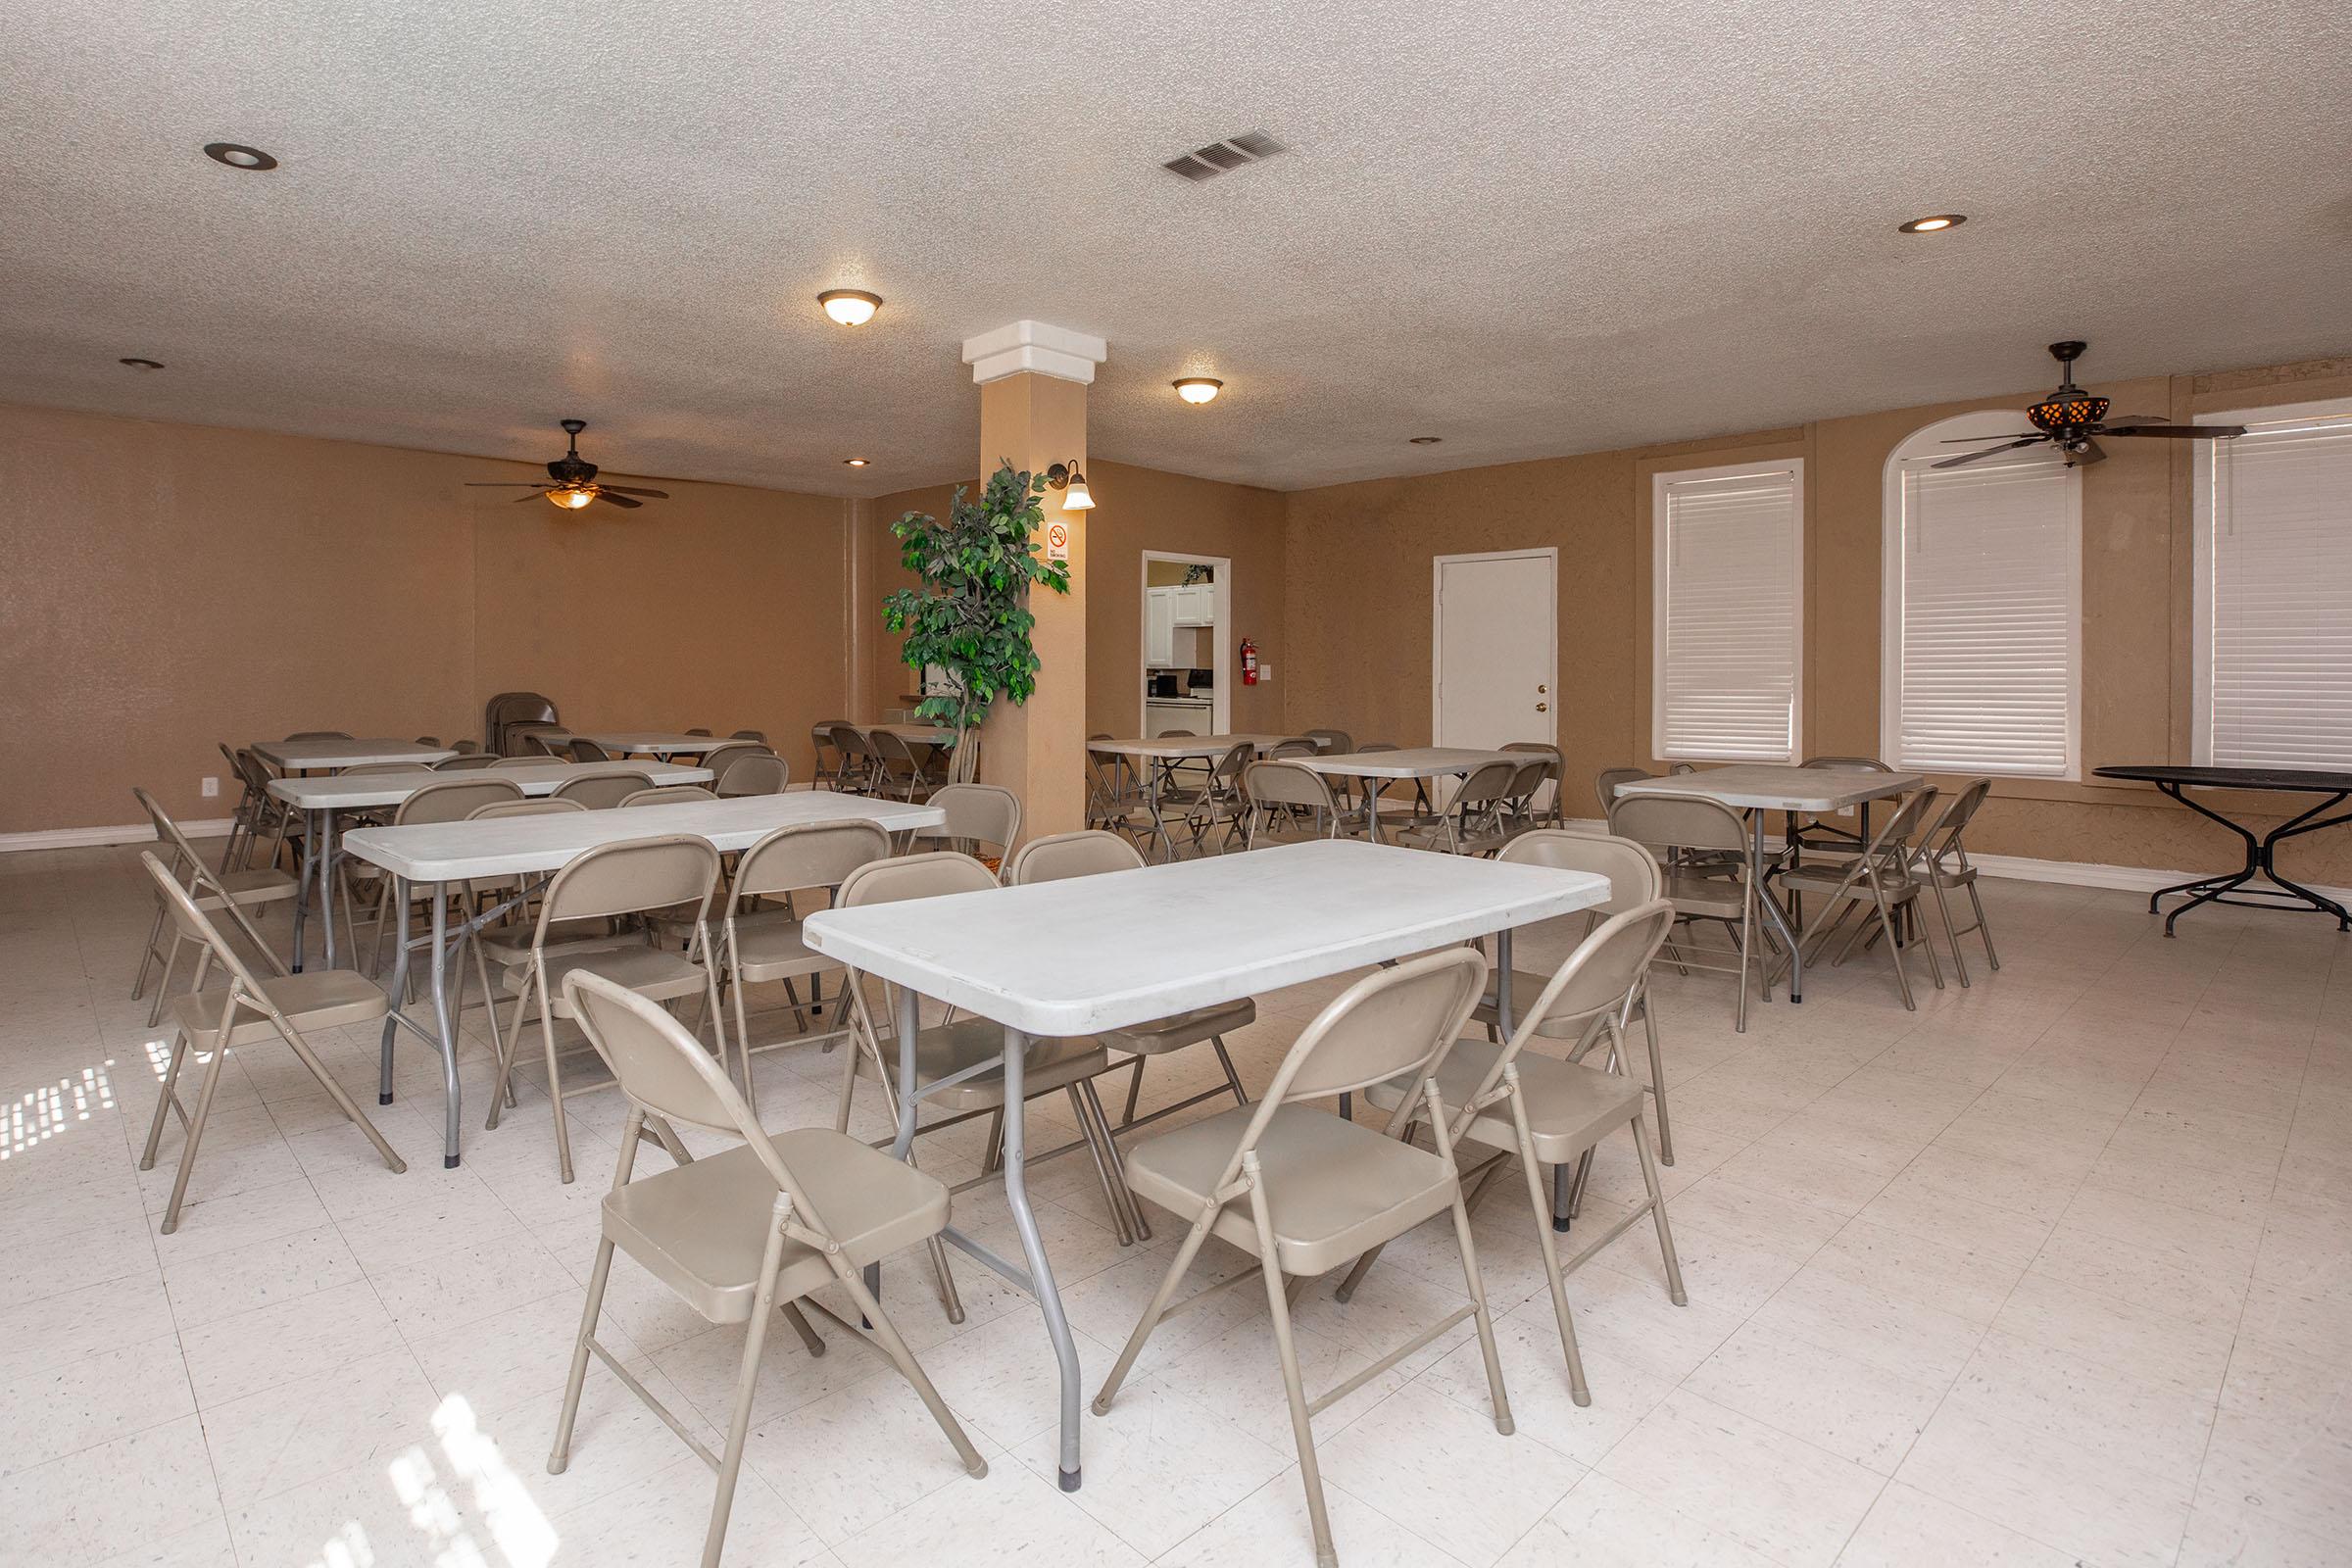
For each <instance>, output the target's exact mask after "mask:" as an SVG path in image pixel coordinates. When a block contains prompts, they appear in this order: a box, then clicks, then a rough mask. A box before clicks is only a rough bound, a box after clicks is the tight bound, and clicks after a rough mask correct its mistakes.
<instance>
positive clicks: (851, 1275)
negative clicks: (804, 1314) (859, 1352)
mask: <svg viewBox="0 0 2352 1568" xmlns="http://www.w3.org/2000/svg"><path fill="white" fill-rule="evenodd" d="M931 1245H933V1246H934V1247H936V1246H938V1245H939V1238H938V1237H936V1236H934V1237H932V1238H931ZM833 1272H834V1275H835V1276H836V1277H837V1278H838V1279H840V1281H841V1285H842V1289H843V1290H845V1291H847V1292H848V1293H849V1296H850V1299H851V1300H852V1301H854V1302H856V1303H857V1306H858V1311H860V1312H862V1313H864V1314H865V1320H866V1322H868V1323H870V1324H872V1325H873V1328H874V1339H875V1340H876V1341H877V1342H879V1344H880V1346H881V1348H882V1353H883V1354H884V1355H887V1356H889V1357H890V1362H891V1365H893V1366H895V1367H897V1368H898V1369H899V1376H901V1377H903V1378H905V1379H906V1380H907V1382H908V1383H909V1384H911V1385H913V1387H914V1392H915V1394H916V1395H917V1396H918V1397H920V1398H921V1399H922V1401H923V1408H925V1409H927V1410H929V1411H930V1412H931V1419H932V1420H934V1421H936V1422H938V1423H939V1430H940V1431H941V1432H943V1433H945V1434H946V1435H947V1439H948V1441H949V1442H950V1443H952V1444H954V1445H955V1446H956V1457H957V1458H958V1459H961V1460H962V1461H963V1470H964V1474H966V1475H968V1476H970V1477H972V1478H973V1479H974V1480H978V1479H979V1478H980V1477H982V1476H985V1475H987V1474H988V1461H987V1460H986V1459H983V1458H982V1457H980V1450H979V1449H977V1448H975V1447H973V1446H972V1440H971V1439H970V1438H967V1437H965V1436H964V1433H963V1427H962V1426H961V1424H959V1423H958V1422H957V1421H956V1414H955V1412H954V1411H952V1410H950V1409H949V1408H948V1403H947V1401H946V1400H945V1399H942V1398H941V1397H939V1391H938V1390H937V1389H935V1388H933V1387H932V1386H931V1380H930V1378H928V1377H926V1376H925V1375H924V1373H923V1369H922V1366H921V1364H920V1363H919V1362H917V1361H916V1360H915V1358H914V1352H913V1351H912V1350H909V1349H907V1342H906V1341H905V1340H903V1339H901V1338H899V1331H898V1327H897V1325H895V1324H893V1323H892V1322H891V1321H890V1318H889V1316H888V1315H887V1314H886V1313H884V1312H883V1310H882V1303H881V1302H879V1301H877V1300H875V1299H874V1298H873V1296H872V1294H871V1293H870V1292H868V1291H867V1290H866V1288H865V1282H864V1281H863V1280H861V1279H859V1278H858V1271H857V1270H856V1269H854V1268H852V1267H850V1266H849V1264H848V1263H846V1262H844V1261H842V1260H841V1259H840V1258H838V1257H837V1258H835V1259H834V1262H833Z"/></svg>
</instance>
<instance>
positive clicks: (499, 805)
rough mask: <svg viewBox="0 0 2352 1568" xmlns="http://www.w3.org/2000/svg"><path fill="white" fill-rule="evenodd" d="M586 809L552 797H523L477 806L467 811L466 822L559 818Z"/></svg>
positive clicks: (578, 804) (574, 803)
mask: <svg viewBox="0 0 2352 1568" xmlns="http://www.w3.org/2000/svg"><path fill="white" fill-rule="evenodd" d="M586 809H588V808H586V807H585V806H582V805H581V804H580V803H579V802H577V801H560V800H557V799H556V798H555V797H554V796H552V795H542V796H537V797H525V798H524V799H522V800H519V801H492V802H491V803H490V804H489V805H487V806H477V807H475V808H474V809H472V810H470V811H467V812H466V821H468V822H479V821H481V820H482V819H483V818H484V817H500V816H561V815H564V813H565V812H569V811H585V810H586Z"/></svg>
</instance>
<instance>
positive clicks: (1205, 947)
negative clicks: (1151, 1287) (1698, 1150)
mask: <svg viewBox="0 0 2352 1568" xmlns="http://www.w3.org/2000/svg"><path fill="white" fill-rule="evenodd" d="M1608 896H1609V883H1608V879H1607V878H1606V877H1601V876H1595V875H1593V874H1592V873H1591V872H1587V871H1563V870H1558V869H1555V868H1553V867H1550V866H1540V865H1521V864H1515V863H1506V862H1501V861H1495V860H1479V859H1472V858H1466V857H1462V856H1453V855H1429V854H1425V853H1423V852H1421V851H1419V850H1405V849H1397V848H1394V847H1388V846H1382V845H1376V844H1360V843H1353V842H1349V841H1347V840H1337V839H1318V840H1314V841H1312V842H1309V843H1305V844H1288V845H1284V846H1281V847H1280V848H1276V849H1266V850H1254V851H1251V852H1250V853H1248V854H1243V855H1220V856H1209V857H1205V858H1201V859H1196V860H1179V861H1173V862H1170V863H1167V864H1163V865H1151V866H1144V867H1142V868H1140V869H1138V870H1133V871H1113V872H1108V873H1105V874H1103V875H1099V876H1088V877H1074V878H1070V879H1067V880H1063V881H1058V882H1040V883H1033V884H1031V885H1029V886H1027V887H1017V888H1002V889H991V890H989V891H986V892H979V893H959V894H955V895H952V896H950V897H947V898H936V899H914V900H907V901H905V902H901V903H896V904H889V905H881V906H876V907H871V908H863V909H825V910H820V911H819V912H817V913H815V914H812V915H810V916H809V919H808V921H807V923H806V925H805V926H804V927H803V929H804V931H805V932H806V934H807V939H808V942H809V946H810V947H812V948H814V949H816V951H817V952H819V953H822V954H824V955H825V956H827V957H831V958H838V959H839V960H841V961H842V962H843V963H845V964H848V965H849V966H850V967H852V968H854V969H857V970H859V971H861V972H863V973H866V974H870V975H875V976H878V977H880V978H881V979H884V980H887V981H889V982H891V983H892V984H894V985H896V986H898V987H899V988H900V990H899V1005H898V1018H897V1025H896V1031H895V1032H896V1034H897V1037H898V1042H899V1135H898V1141H897V1143H896V1145H895V1146H894V1152H896V1153H897V1154H898V1155H899V1157H900V1158H902V1159H903V1158H905V1157H906V1156H907V1151H908V1150H909V1149H910V1148H911V1147H912V1145H913V1142H914V1128H915V1111H916V1108H917V1106H918V1104H919V1103H920V1102H921V1100H922V1098H923V1097H924V1095H925V1094H928V1093H930V1092H931V1089H932V1088H938V1087H944V1083H943V1084H941V1085H935V1086H931V1088H918V1087H917V1086H916V1084H915V1059H914V1052H915V1040H916V1036H917V1033H918V1032H919V1029H920V1023H921V1020H920V1008H921V999H922V998H924V997H930V998H932V999H933V1000H935V1001H938V1002H942V1003H947V1004H950V1005H955V1006H957V1007H961V1008H962V1009H964V1010H965V1011H966V1012H969V1013H973V1014H976V1015H977V1016H980V1017H983V1018H988V1019H992V1020H994V1021H995V1022H997V1023H1000V1024H1002V1025H1004V1028H1005V1054H1004V1055H1003V1057H1002V1058H1001V1059H1002V1061H1003V1064H1004V1074H1005V1104H1006V1105H1007V1106H1008V1107H1009V1106H1017V1105H1020V1104H1021V1103H1023V1100H1024V1097H1023V1095H1022V1092H1021V1074H1022V1071H1023V1066H1024V1057H1025V1056H1026V1054H1027V1052H1028V1047H1029V1042H1030V1041H1031V1040H1032V1039H1037V1038H1048V1039H1056V1038H1064V1037H1067V1036H1072V1035H1085V1034H1091V1033H1094V1032H1095V1031H1098V1030H1103V1029H1115V1028H1119V1027H1122V1026H1125V1025H1130V1024H1140V1023H1147V1022H1150V1021H1151V1020H1152V1019H1154V1018H1164V1017H1167V1016H1168V1015H1170V1014H1171V1013H1178V1012H1183V1011H1186V1010H1187V1009H1189V1008H1193V1007H1204V1006H1210V1005H1215V1004H1218V1003H1225V1002H1234V1001H1238V1000H1239V999H1241V998H1243V997H1251V996H1257V995H1259V994H1261V993H1263V992H1267V991H1273V990H1277V989H1279V988H1281V987H1283V986H1290V985H1298V984H1300V983H1301V982H1304V981H1309V980H1320V979H1324V978H1327V977H1329V976H1331V975H1335V974H1341V973H1344V972H1346V971H1347V970H1349V969H1354V968H1359V967H1362V966H1364V965H1366V964H1373V963H1379V962H1381V961H1383V960H1384V959H1390V958H1402V957H1408V956H1411V955H1413V954H1417V953H1427V952H1429V951H1431V950H1433V949H1436V948H1442V947H1445V946H1446V945H1447V944H1449V943H1455V942H1464V941H1468V940H1469V939H1471V938H1473V937H1484V936H1487V935H1490V934H1492V935H1494V936H1495V939H1496V943H1495V945H1496V955H1497V956H1496V973H1497V982H1496V983H1497V985H1498V987H1499V991H1498V993H1497V997H1496V1001H1497V1004H1498V1011H1499V1012H1500V1014H1501V1017H1502V1020H1503V1027H1504V1028H1505V1029H1506V1030H1507V1029H1508V1028H1509V1026H1510V1009H1511V994H1510V976H1511V953H1510V933H1511V928H1512V927H1514V926H1519V925H1525V924H1527V923H1529V922H1530V921H1535V920H1544V919H1549V918H1550V917H1552V916H1553V915H1559V914H1568V913H1572V912H1574V911H1575V910H1578V909H1586V908H1591V907H1593V906H1594V905H1597V904H1599V903H1601V902H1602V901H1603V900H1605V899H1606V898H1607V897H1608ZM957 1076H958V1078H960V1077H962V1076H964V1075H962V1074H958V1075H957ZM1022 1161H1023V1140H1022V1128H1021V1117H1020V1116H1019V1115H1017V1114H1007V1115H1006V1116H1005V1141H1004V1172H1005V1201H1006V1202H1007V1203H1008V1204H1009V1205H1010V1206H1011V1209H1012V1218H1013V1226H1014V1228H1015V1229H1016V1230H1017V1231H1018V1232H1019V1233H1020V1238H1021V1251H1022V1255H1023V1262H1024V1263H1025V1265H1026V1266H1025V1267H1024V1266H1023V1263H1014V1262H1012V1261H1010V1260H1009V1259H1006V1258H1003V1257H999V1256H998V1255H997V1254H996V1253H994V1252H992V1251H990V1250H988V1249H987V1248H984V1247H982V1246H981V1245H980V1244H979V1243H977V1242H975V1241H973V1240H972V1239H971V1238H970V1237H968V1236H964V1235H962V1234H961V1233H960V1232H958V1231H956V1230H955V1229H954V1228H953V1227H951V1228H950V1229H949V1231H948V1232H947V1238H948V1240H949V1241H951V1242H952V1243H954V1244H955V1245H956V1247H957V1248H959V1249H961V1250H963V1251H965V1252H968V1253H970V1254H971V1255H972V1256H973V1257H975V1258H977V1259H979V1260H980V1261H981V1262H982V1263H985V1264H986V1265H987V1266H988V1267H990V1268H992V1269H994V1270H995V1271H996V1272H997V1273H999V1274H1001V1275H1003V1276H1004V1277H1005V1278H1006V1279H1008V1280H1010V1281H1011V1282H1012V1283H1013V1284H1015V1285H1017V1286H1019V1287H1020V1288H1021V1289H1023V1290H1025V1291H1027V1292H1028V1293H1029V1294H1030V1295H1031V1296H1033V1297H1035V1298H1036V1299H1037V1302H1038V1306H1039V1308H1040V1310H1041V1311H1042V1312H1043V1314H1044V1316H1045V1320H1046V1333H1047V1336H1048V1337H1049V1338H1050V1339H1051V1340H1052V1341H1053V1343H1054V1357H1055V1359H1056V1360H1057V1361H1058V1362H1059V1364H1060V1369H1061V1465H1060V1468H1061V1485H1062V1490H1064V1491H1076V1490H1077V1487H1078V1481H1079V1453H1078V1405H1079V1388H1078V1376H1079V1371H1078V1348H1077V1344H1076V1342H1075V1341H1074V1340H1072V1339H1071V1337H1070V1330H1069V1323H1068V1320H1067V1319H1066V1318H1065V1317H1064V1316H1063V1314H1062V1308H1061V1298H1060V1296H1059V1295H1058V1294H1057V1293H1056V1292H1055V1290H1054V1272H1053V1267H1052V1264H1051V1263H1050V1262H1049V1260H1048V1259H1047V1257H1046V1250H1045V1244H1044V1243H1043V1242H1042V1241H1041V1240H1040V1238H1039V1236H1038V1230H1037V1219H1036V1216H1035V1215H1034V1214H1033V1213H1032V1212H1031V1209H1030V1206H1029V1197H1028V1187H1027V1177H1026V1174H1025V1172H1024V1168H1023V1163H1022Z"/></svg>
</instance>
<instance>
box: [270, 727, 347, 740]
mask: <svg viewBox="0 0 2352 1568" xmlns="http://www.w3.org/2000/svg"><path fill="white" fill-rule="evenodd" d="M353 738H354V737H353V735H352V733H351V731H349V730H347V729H298V730H296V731H295V732H294V733H293V734H291V735H289V736H287V737H286V739H288V740H290V741H347V740H351V739H353Z"/></svg>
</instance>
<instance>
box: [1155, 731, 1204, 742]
mask: <svg viewBox="0 0 2352 1568" xmlns="http://www.w3.org/2000/svg"><path fill="white" fill-rule="evenodd" d="M1200 734H1201V732H1200V731H1199V730H1191V729H1163V730H1161V731H1160V732H1159V733H1158V734H1157V735H1156V736H1154V737H1152V738H1153V739H1154V740H1163V741H1167V740H1185V741H1189V740H1198V739H1199V738H1200Z"/></svg>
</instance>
